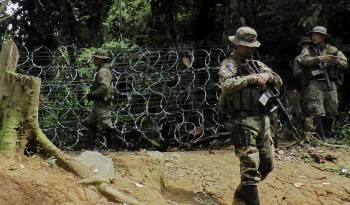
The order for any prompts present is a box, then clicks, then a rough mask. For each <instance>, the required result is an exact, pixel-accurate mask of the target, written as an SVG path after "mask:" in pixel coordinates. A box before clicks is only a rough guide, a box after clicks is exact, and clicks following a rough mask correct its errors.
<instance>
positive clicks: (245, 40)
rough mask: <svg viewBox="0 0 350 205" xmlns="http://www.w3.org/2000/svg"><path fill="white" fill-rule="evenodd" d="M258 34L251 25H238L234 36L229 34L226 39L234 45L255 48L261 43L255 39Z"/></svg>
mask: <svg viewBox="0 0 350 205" xmlns="http://www.w3.org/2000/svg"><path fill="white" fill-rule="evenodd" d="M257 37H258V34H257V33H256V31H255V30H254V29H253V28H251V27H247V26H244V27H240V28H238V29H237V31H236V35H235V36H229V37H228V39H229V40H230V41H231V42H232V43H234V44H235V45H241V46H247V47H253V48H257V47H260V45H261V43H260V42H259V41H257Z"/></svg>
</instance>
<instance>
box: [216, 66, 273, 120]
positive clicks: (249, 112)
mask: <svg viewBox="0 0 350 205" xmlns="http://www.w3.org/2000/svg"><path fill="white" fill-rule="evenodd" d="M243 66H245V65H242V66H240V67H238V69H237V74H236V75H237V76H247V75H250V73H249V72H248V71H247V70H246V69H245V68H244V67H243ZM262 93H263V91H262V90H261V89H259V88H258V87H257V86H256V85H249V86H247V87H245V88H243V89H242V90H239V91H236V92H233V93H231V94H223V93H221V95H220V98H219V106H220V109H221V110H222V112H224V113H227V114H229V115H230V116H232V117H235V116H257V115H261V114H265V113H266V111H265V109H264V108H263V106H262V105H261V104H260V102H259V98H260V97H261V95H262Z"/></svg>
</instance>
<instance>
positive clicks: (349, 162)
mask: <svg viewBox="0 0 350 205" xmlns="http://www.w3.org/2000/svg"><path fill="white" fill-rule="evenodd" d="M349 153H350V152H349V151H348V150H330V149H326V148H319V149H314V148H298V149H297V150H292V151H283V150H282V151H278V153H277V155H276V168H275V170H274V172H273V173H272V174H271V175H270V176H269V177H268V178H267V179H266V180H265V181H263V182H261V184H260V186H259V189H260V193H261V201H262V204H264V205H272V204H276V205H277V204H281V205H300V204H315V205H316V204H317V205H319V204H327V205H332V204H339V205H346V204H350V178H347V177H345V176H341V175H339V173H338V172H337V171H338V170H342V168H343V170H344V171H346V169H345V168H350V155H349ZM105 154H106V155H107V156H109V157H111V158H112V159H113V162H114V164H115V165H116V167H117V170H118V177H117V178H116V179H115V181H114V186H115V187H117V188H118V190H120V191H122V192H124V193H127V194H129V195H131V196H134V197H136V198H137V199H139V200H140V201H141V202H142V203H143V204H154V205H163V204H164V205H165V204H170V205H176V204H193V205H197V204H198V205H199V204H210V205H215V204H231V201H232V195H233V192H234V190H235V188H236V186H237V185H238V183H239V161H238V159H237V158H236V157H235V156H234V153H233V149H227V150H220V151H194V152H166V153H160V152H148V151H140V152H135V153H105ZM327 154H331V155H332V156H335V157H336V158H337V161H336V162H331V161H327V160H325V161H324V162H323V161H322V163H321V164H319V163H316V162H314V161H315V156H316V158H317V156H325V155H327ZM310 156H314V157H310ZM0 161H1V164H0V178H1V183H0V205H12V204H13V205H15V204H16V205H22V204H23V205H24V204H26V205H27V204H28V205H32V204H33V205H34V204H35V205H37V204H38V205H41V204H43V205H44V204H45V205H48V204H55V205H56V204H59V205H60V204H62V205H73V204H74V205H76V204H79V205H80V204H82V205H85V204H99V205H100V204H101V205H104V204H118V203H113V202H108V200H107V199H105V198H104V197H103V196H101V195H100V194H99V193H98V192H97V190H96V189H95V188H94V187H93V186H88V187H86V186H82V185H80V184H78V182H79V181H80V179H79V178H77V177H75V176H74V175H72V174H71V173H67V172H65V171H64V170H62V169H60V168H58V167H57V166H49V164H48V163H47V161H46V160H43V159H41V158H40V157H38V156H35V155H34V156H32V157H30V158H25V159H17V160H8V159H5V158H4V157H2V156H0ZM316 161H317V160H316Z"/></svg>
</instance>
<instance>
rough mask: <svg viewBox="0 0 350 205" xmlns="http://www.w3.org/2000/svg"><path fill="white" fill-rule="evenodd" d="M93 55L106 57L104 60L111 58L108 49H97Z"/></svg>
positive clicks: (100, 57)
mask: <svg viewBox="0 0 350 205" xmlns="http://www.w3.org/2000/svg"><path fill="white" fill-rule="evenodd" d="M92 57H94V58H99V59H104V60H110V59H111V57H110V55H109V52H108V51H107V50H104V49H97V51H96V52H95V53H94V54H93V55H92Z"/></svg>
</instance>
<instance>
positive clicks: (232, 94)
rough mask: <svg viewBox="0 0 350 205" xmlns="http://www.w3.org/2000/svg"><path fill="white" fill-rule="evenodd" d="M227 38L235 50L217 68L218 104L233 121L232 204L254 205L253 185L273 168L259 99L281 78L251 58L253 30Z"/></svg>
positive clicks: (269, 137) (267, 122)
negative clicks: (235, 169) (235, 170)
mask: <svg viewBox="0 0 350 205" xmlns="http://www.w3.org/2000/svg"><path fill="white" fill-rule="evenodd" d="M229 40H230V41H231V42H232V43H233V44H234V48H235V50H234V54H233V55H231V56H229V57H228V58H227V59H225V60H224V61H223V62H222V65H221V68H220V71H219V78H220V83H221V90H222V93H221V95H220V99H219V106H220V110H221V111H222V112H223V113H225V114H227V115H228V117H229V120H230V121H231V123H232V124H233V128H232V137H233V141H234V146H235V153H236V155H237V156H238V157H239V160H240V172H241V184H240V185H239V186H238V187H237V189H236V192H235V195H234V201H233V204H242V203H243V204H248V205H257V204H260V202H259V194H258V189H257V185H258V183H259V182H260V181H261V180H263V179H265V178H266V176H267V175H268V174H269V173H270V172H271V171H272V170H273V167H274V146H273V140H272V134H271V127H270V118H269V117H268V114H269V113H268V111H267V110H266V109H265V107H263V106H262V105H261V103H260V101H259V100H260V99H261V96H262V93H263V91H264V88H265V87H266V86H267V85H268V84H272V85H275V86H277V87H280V86H281V84H282V80H281V78H280V77H279V76H278V75H277V74H276V73H274V72H273V71H272V70H271V69H270V68H269V67H267V66H266V65H265V64H263V63H262V62H260V61H258V60H253V59H252V56H253V54H254V51H255V49H256V48H257V47H259V46H260V43H259V42H258V41H257V33H256V31H255V30H254V29H252V28H250V27H241V28H239V29H237V31H236V36H230V37H229ZM248 61H250V62H254V63H255V64H257V65H258V66H259V67H260V69H261V70H262V72H261V73H259V74H257V73H253V72H252V71H251V69H250V66H249V64H248V63H247V62H248Z"/></svg>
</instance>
